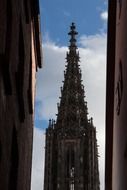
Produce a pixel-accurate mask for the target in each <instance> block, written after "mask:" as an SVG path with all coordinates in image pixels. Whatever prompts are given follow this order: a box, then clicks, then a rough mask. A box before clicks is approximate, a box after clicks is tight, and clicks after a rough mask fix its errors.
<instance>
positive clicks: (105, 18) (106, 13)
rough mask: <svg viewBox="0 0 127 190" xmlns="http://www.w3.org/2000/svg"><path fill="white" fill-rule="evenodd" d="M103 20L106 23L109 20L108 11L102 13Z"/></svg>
mask: <svg viewBox="0 0 127 190" xmlns="http://www.w3.org/2000/svg"><path fill="white" fill-rule="evenodd" d="M101 19H102V20H104V21H107V19H108V12H107V11H103V12H101Z"/></svg>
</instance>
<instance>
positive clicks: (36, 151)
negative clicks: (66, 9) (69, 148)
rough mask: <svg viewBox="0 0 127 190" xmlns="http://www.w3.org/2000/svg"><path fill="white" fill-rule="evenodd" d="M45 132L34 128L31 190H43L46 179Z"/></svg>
mask: <svg viewBox="0 0 127 190" xmlns="http://www.w3.org/2000/svg"><path fill="white" fill-rule="evenodd" d="M44 146H45V135H44V131H43V130H40V129H37V128H34V143H33V158H32V159H33V160H32V181H31V190H39V189H43V178H44Z"/></svg>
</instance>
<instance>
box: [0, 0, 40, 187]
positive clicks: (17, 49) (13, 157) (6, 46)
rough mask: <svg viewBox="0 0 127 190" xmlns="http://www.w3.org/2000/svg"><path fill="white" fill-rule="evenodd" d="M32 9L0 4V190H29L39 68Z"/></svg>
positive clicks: (35, 14) (13, 3)
mask: <svg viewBox="0 0 127 190" xmlns="http://www.w3.org/2000/svg"><path fill="white" fill-rule="evenodd" d="M34 5H37V1H35V0H32V1H30V0H25V1H23V0H20V1H16V0H12V1H8V0H1V1H0V189H1V190H2V189H3V190H9V189H10V190H11V189H13V190H17V189H18V190H30V180H31V158H32V140H33V105H34V96H33V91H34V84H35V72H36V68H37V67H38V66H39V67H40V63H39V56H40V52H39V51H40V50H39V49H37V46H38V47H39V45H38V44H37V43H38V42H39V35H40V34H39V33H38V28H36V26H37V18H38V13H39V12H38V10H37V9H36V8H35V6H34ZM32 31H34V32H32ZM33 33H34V34H33ZM32 36H33V37H32ZM32 39H33V40H32ZM32 41H33V43H32ZM32 44H33V45H32ZM33 60H34V61H33ZM40 62H41V61H40Z"/></svg>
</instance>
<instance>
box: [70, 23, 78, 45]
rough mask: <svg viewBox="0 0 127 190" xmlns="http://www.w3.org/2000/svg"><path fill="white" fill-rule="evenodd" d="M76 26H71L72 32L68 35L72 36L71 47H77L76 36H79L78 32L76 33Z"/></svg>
mask: <svg viewBox="0 0 127 190" xmlns="http://www.w3.org/2000/svg"><path fill="white" fill-rule="evenodd" d="M75 28H76V27H75V24H74V23H73V22H72V25H71V26H70V29H71V31H70V32H69V33H68V35H70V36H71V39H70V47H74V46H75V47H76V44H75V43H76V39H75V36H76V35H77V34H78V32H76V31H75Z"/></svg>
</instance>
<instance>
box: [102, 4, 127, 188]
mask: <svg viewBox="0 0 127 190" xmlns="http://www.w3.org/2000/svg"><path fill="white" fill-rule="evenodd" d="M108 15H109V18H108V46H107V94H106V96H107V98H106V167H105V189H106V190H120V189H122V190H126V189H127V116H126V113H127V112H126V111H127V86H126V81H127V35H126V33H127V22H126V20H127V1H126V0H120V1H115V0H109V14H108Z"/></svg>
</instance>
